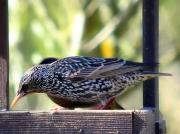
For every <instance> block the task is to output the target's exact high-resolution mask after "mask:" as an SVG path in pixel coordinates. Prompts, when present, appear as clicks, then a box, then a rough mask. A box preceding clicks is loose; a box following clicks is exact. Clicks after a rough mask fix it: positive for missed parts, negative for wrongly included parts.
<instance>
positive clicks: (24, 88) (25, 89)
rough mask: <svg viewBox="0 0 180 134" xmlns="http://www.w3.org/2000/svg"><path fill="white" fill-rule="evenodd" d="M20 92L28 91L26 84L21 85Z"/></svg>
mask: <svg viewBox="0 0 180 134" xmlns="http://www.w3.org/2000/svg"><path fill="white" fill-rule="evenodd" d="M21 90H22V91H24V92H26V91H27V90H28V85H27V84H23V85H22V89H21Z"/></svg>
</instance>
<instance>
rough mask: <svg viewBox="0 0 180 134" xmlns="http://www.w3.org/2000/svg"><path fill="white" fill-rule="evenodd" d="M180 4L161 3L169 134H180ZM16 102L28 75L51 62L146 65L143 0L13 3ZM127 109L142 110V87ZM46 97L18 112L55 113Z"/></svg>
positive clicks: (32, 98)
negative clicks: (80, 59) (91, 59)
mask: <svg viewBox="0 0 180 134" xmlns="http://www.w3.org/2000/svg"><path fill="white" fill-rule="evenodd" d="M179 5H180V1H179V0H173V1H171V0H163V1H160V18H159V19H160V39H159V41H160V55H159V56H160V71H161V72H167V73H172V74H173V77H161V78H160V110H161V112H162V114H163V116H164V118H165V119H166V121H167V122H166V123H167V132H168V133H169V134H177V133H180V127H178V126H177V125H176V124H180V114H179V113H180V104H179V102H180V87H179V82H180V45H179V43H180V38H179V35H180V17H178V16H177V15H178V14H179ZM9 34H10V35H9V36H10V37H9V42H10V102H11V101H12V98H13V97H14V96H15V93H16V91H17V89H18V83H19V81H20V78H21V76H22V74H23V72H24V71H25V70H27V69H28V68H30V67H32V66H33V65H36V64H38V63H39V62H40V61H41V60H42V59H44V58H46V57H58V58H64V57H67V56H72V55H83V56H96V57H118V58H123V59H128V60H133V61H142V2H141V0H37V1H36V2H35V1H33V0H9ZM118 101H119V103H120V104H122V106H123V107H125V108H126V109H140V108H142V86H141V85H140V86H137V87H135V88H132V89H130V90H129V91H128V92H126V93H125V94H123V95H122V96H121V97H120V98H119V99H118ZM54 106H55V104H53V103H52V102H51V101H50V100H49V98H48V97H47V96H46V95H44V94H32V95H29V96H27V97H24V98H23V99H22V100H20V101H19V102H18V104H17V106H16V108H15V109H14V110H49V109H50V108H52V107H54Z"/></svg>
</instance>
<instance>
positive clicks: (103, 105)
mask: <svg viewBox="0 0 180 134" xmlns="http://www.w3.org/2000/svg"><path fill="white" fill-rule="evenodd" d="M114 101H115V97H112V98H110V99H108V100H107V101H106V102H101V103H99V104H97V105H96V106H95V107H94V109H95V110H105V109H107V108H108V107H109V105H111V104H112V103H113V102H114Z"/></svg>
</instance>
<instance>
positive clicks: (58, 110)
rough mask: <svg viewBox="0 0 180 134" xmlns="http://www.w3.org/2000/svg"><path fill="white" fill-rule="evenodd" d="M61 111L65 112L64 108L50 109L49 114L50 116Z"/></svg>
mask: <svg viewBox="0 0 180 134" xmlns="http://www.w3.org/2000/svg"><path fill="white" fill-rule="evenodd" d="M62 110H67V109H66V108H64V107H60V106H59V107H55V108H51V109H50V113H51V114H55V113H58V112H60V111H62Z"/></svg>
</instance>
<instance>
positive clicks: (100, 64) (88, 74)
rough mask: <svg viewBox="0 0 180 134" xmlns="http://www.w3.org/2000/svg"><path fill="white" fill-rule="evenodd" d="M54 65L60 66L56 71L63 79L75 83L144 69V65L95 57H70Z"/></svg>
mask: <svg viewBox="0 0 180 134" xmlns="http://www.w3.org/2000/svg"><path fill="white" fill-rule="evenodd" d="M58 62H59V63H58ZM53 64H55V65H56V66H57V65H58V66H57V69H56V70H59V71H61V76H62V77H64V78H67V79H71V80H75V81H79V80H83V79H89V78H101V77H107V76H113V75H121V74H124V73H127V72H132V71H135V70H139V69H141V68H142V67H143V63H137V62H130V61H125V60H122V59H117V58H106V59H104V58H94V57H68V58H65V59H62V60H59V61H57V62H54V63H53ZM60 66H61V67H60Z"/></svg>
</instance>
